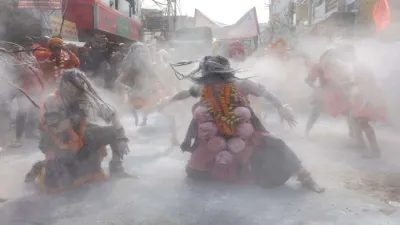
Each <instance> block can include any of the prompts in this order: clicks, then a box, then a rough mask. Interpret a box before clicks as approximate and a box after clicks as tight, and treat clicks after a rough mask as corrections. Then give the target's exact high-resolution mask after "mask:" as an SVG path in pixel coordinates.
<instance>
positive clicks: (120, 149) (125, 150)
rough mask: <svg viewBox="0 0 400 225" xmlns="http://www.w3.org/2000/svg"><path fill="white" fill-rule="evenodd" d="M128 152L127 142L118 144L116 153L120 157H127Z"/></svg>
mask: <svg viewBox="0 0 400 225" xmlns="http://www.w3.org/2000/svg"><path fill="white" fill-rule="evenodd" d="M130 151H131V150H130V149H129V146H128V141H120V142H119V143H118V152H119V154H120V155H121V156H124V155H127V154H128V153H129V152H130Z"/></svg>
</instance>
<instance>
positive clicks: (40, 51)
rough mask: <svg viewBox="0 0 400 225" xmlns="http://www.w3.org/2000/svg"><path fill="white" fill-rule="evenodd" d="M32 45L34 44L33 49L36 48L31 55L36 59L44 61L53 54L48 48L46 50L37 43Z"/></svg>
mask: <svg viewBox="0 0 400 225" xmlns="http://www.w3.org/2000/svg"><path fill="white" fill-rule="evenodd" d="M33 46H34V49H36V50H35V51H34V52H33V55H34V56H35V58H36V59H37V60H38V61H44V60H46V59H49V58H50V56H51V55H52V54H53V53H52V52H51V51H50V50H48V49H47V48H43V47H40V45H39V44H34V45H33Z"/></svg>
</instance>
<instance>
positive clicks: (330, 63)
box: [305, 49, 354, 137]
mask: <svg viewBox="0 0 400 225" xmlns="http://www.w3.org/2000/svg"><path fill="white" fill-rule="evenodd" d="M337 53H338V49H332V50H328V51H326V52H325V53H324V54H323V55H322V56H321V58H320V61H319V62H318V63H316V64H315V65H313V66H311V69H310V72H309V75H308V76H307V78H306V80H305V82H306V83H307V84H308V85H309V86H310V87H311V88H313V90H314V99H313V102H312V104H313V110H312V113H311V115H310V117H309V119H308V121H307V127H306V135H307V136H308V134H309V132H310V130H311V128H312V127H313V126H314V124H315V123H316V122H317V120H318V118H319V116H320V114H321V112H322V111H325V112H326V113H328V114H329V115H330V116H332V117H337V116H338V115H343V114H346V115H347V114H348V109H349V105H350V102H349V99H348V96H347V95H346V92H345V89H344V87H342V86H340V85H339V84H338V82H337V81H338V77H340V74H342V73H344V72H343V71H338V70H337V69H335V70H334V69H333V68H334V67H335V66H337V67H336V68H339V66H338V65H337V64H335V61H334V60H335V57H338V56H339V55H338V54H337ZM334 65H335V66H334ZM317 82H318V83H317ZM316 83H317V84H316ZM347 118H348V120H347V121H348V125H349V135H350V136H351V137H353V136H354V132H353V129H352V127H353V126H352V124H353V123H352V121H351V118H350V117H347Z"/></svg>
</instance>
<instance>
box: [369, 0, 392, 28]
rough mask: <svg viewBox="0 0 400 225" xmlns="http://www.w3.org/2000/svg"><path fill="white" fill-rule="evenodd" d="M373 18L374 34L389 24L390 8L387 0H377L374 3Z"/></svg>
mask: <svg viewBox="0 0 400 225" xmlns="http://www.w3.org/2000/svg"><path fill="white" fill-rule="evenodd" d="M372 13H373V16H374V20H375V24H376V32H377V33H379V32H381V31H382V30H384V29H385V28H386V27H387V26H389V24H390V7H389V3H388V0H378V1H377V2H376V3H375V6H374V10H373V12H372Z"/></svg>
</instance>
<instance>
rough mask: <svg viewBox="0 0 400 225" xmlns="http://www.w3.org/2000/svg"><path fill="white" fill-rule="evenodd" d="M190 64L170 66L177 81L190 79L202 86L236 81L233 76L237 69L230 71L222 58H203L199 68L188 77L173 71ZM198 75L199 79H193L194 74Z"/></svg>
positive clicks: (229, 66) (227, 61) (226, 62)
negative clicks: (177, 67) (176, 67)
mask: <svg viewBox="0 0 400 225" xmlns="http://www.w3.org/2000/svg"><path fill="white" fill-rule="evenodd" d="M194 62H195V61H192V62H181V63H177V64H171V67H172V68H173V69H174V71H175V74H176V76H177V77H178V79H180V80H182V79H191V80H192V81H194V82H195V83H198V84H204V83H214V82H222V81H232V80H234V79H238V78H237V77H236V76H235V73H236V72H237V71H238V70H237V69H232V68H231V65H230V63H229V60H228V59H227V58H225V57H222V56H219V55H218V56H205V57H204V58H203V59H202V60H201V61H200V64H199V67H198V68H197V69H195V70H194V71H192V72H191V73H189V74H188V75H183V74H181V73H179V72H178V71H176V70H175V68H174V67H175V66H183V65H189V64H191V63H194ZM198 73H200V74H201V76H200V77H195V75H196V74H198Z"/></svg>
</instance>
